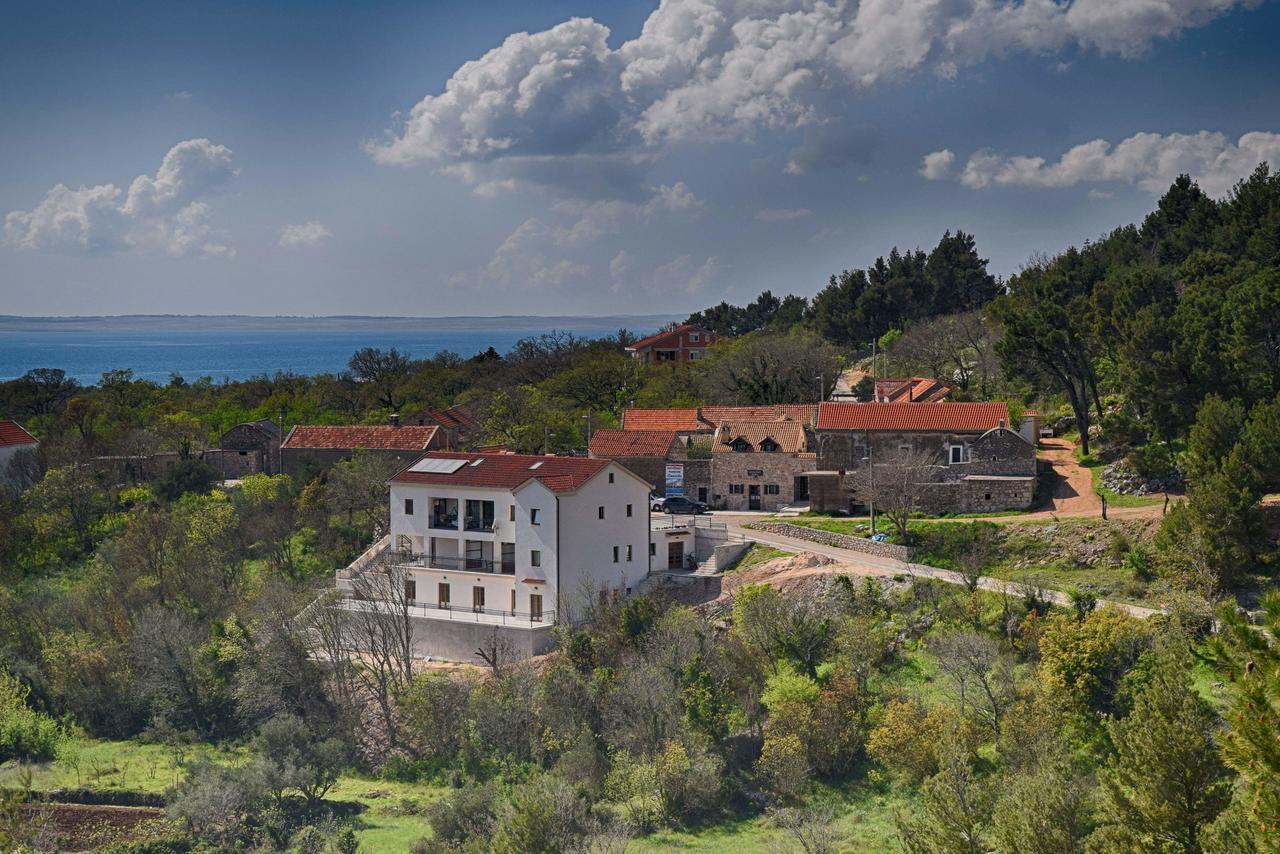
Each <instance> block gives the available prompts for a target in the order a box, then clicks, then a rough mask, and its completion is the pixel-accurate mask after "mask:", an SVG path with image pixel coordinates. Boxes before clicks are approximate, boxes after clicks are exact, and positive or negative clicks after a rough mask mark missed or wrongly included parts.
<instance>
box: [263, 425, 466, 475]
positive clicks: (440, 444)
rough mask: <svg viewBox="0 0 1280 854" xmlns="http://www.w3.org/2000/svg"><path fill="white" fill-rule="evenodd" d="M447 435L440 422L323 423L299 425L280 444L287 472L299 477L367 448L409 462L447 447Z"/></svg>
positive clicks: (388, 457)
mask: <svg viewBox="0 0 1280 854" xmlns="http://www.w3.org/2000/svg"><path fill="white" fill-rule="evenodd" d="M447 446H448V445H447V436H446V434H445V432H444V431H443V430H441V429H440V428H439V427H437V426H436V425H434V424H432V425H429V426H415V425H409V426H401V425H400V423H399V420H398V419H393V420H392V423H391V424H388V425H385V426H342V427H337V426H319V425H312V424H299V425H297V426H296V427H294V428H293V429H292V430H290V431H289V435H288V436H286V437H285V439H284V443H283V444H282V445H281V446H280V458H281V461H282V463H283V471H284V473H285V474H287V475H290V476H291V477H293V478H294V479H295V480H298V481H306V480H310V479H311V477H312V476H314V475H315V473H317V472H319V471H321V470H323V469H326V468H328V467H330V466H332V465H333V464H334V463H336V462H339V461H341V460H345V459H348V458H350V457H351V456H352V455H353V454H355V452H356V451H364V452H366V453H369V454H371V455H373V456H376V457H381V458H383V459H387V460H390V461H392V462H395V463H400V464H408V463H410V462H412V461H413V460H416V459H418V458H419V457H421V456H422V454H423V453H424V452H426V451H434V450H440V449H443V448H446V447H447Z"/></svg>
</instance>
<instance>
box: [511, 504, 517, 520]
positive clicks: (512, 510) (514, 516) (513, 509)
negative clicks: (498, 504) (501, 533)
mask: <svg viewBox="0 0 1280 854" xmlns="http://www.w3.org/2000/svg"><path fill="white" fill-rule="evenodd" d="M509 509H510V510H511V521H512V522H514V521H515V520H516V506H515V505H514V504H512V505H511V507H510V508H509Z"/></svg>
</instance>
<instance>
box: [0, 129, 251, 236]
mask: <svg viewBox="0 0 1280 854" xmlns="http://www.w3.org/2000/svg"><path fill="white" fill-rule="evenodd" d="M235 175H236V170H235V168H234V167H233V166H232V162H231V149H229V148H227V147H226V146H224V145H215V144H213V143H212V142H210V141H209V140H207V139H188V140H186V141H184V142H180V143H178V144H177V145H175V146H173V148H171V149H169V152H168V153H167V154H165V156H164V160H162V161H161V163H160V168H159V169H157V170H156V173H155V174H154V175H139V176H138V177H137V178H134V179H133V181H132V182H131V183H130V185H129V189H128V191H127V192H126V191H124V190H122V189H121V188H119V187H117V186H116V185H115V184H98V185H96V186H93V187H80V188H79V189H75V190H73V189H71V188H69V187H67V186H66V185H65V184H58V185H57V186H55V187H54V188H53V189H51V190H50V191H49V192H48V193H47V194H46V195H45V198H44V201H42V202H41V203H40V204H39V205H37V206H36V207H35V208H33V209H31V210H29V211H13V212H11V213H9V214H8V215H7V216H6V217H5V223H4V231H5V240H6V242H8V243H9V244H10V245H12V246H16V247H17V248H19V249H29V250H36V251H51V252H86V253H92V252H140V253H149V254H164V255H170V256H174V257H181V256H187V255H203V256H209V257H214V256H226V255H234V254H235V250H234V249H232V248H231V246H230V244H229V242H228V240H227V237H226V235H225V234H223V233H221V232H219V231H217V230H215V229H214V228H213V227H212V226H210V225H209V223H208V216H209V206H208V204H207V203H206V202H204V201H203V199H204V198H205V197H206V196H209V195H211V194H212V193H214V192H216V191H218V190H219V189H221V188H222V187H223V186H225V185H226V184H227V183H228V182H229V181H230V180H231V179H232V178H234V177H235Z"/></svg>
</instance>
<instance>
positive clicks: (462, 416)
mask: <svg viewBox="0 0 1280 854" xmlns="http://www.w3.org/2000/svg"><path fill="white" fill-rule="evenodd" d="M408 421H410V422H411V423H413V424H417V425H418V426H420V427H426V426H430V425H432V424H434V425H436V426H437V427H439V428H440V429H442V430H444V431H445V433H447V434H448V438H449V442H448V444H447V445H446V447H449V448H466V447H470V445H471V442H472V441H474V440H475V439H477V438H478V437H479V436H480V434H481V432H483V429H482V425H481V424H480V421H479V420H478V419H477V418H476V417H475V415H473V414H472V413H471V410H469V409H467V407H465V406H450V407H449V408H448V409H438V408H436V407H434V406H428V407H427V408H426V409H424V410H422V411H421V412H419V413H418V414H417V415H414V416H413V417H411V418H409V419H408Z"/></svg>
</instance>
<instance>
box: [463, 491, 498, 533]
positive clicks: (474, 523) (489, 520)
mask: <svg viewBox="0 0 1280 854" xmlns="http://www.w3.org/2000/svg"><path fill="white" fill-rule="evenodd" d="M466 509H467V512H466V515H465V516H464V517H463V530H467V531H480V532H483V533H486V534H492V533H493V529H494V515H493V502H492V501H483V500H478V499H471V498H468V499H467V504H466Z"/></svg>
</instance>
